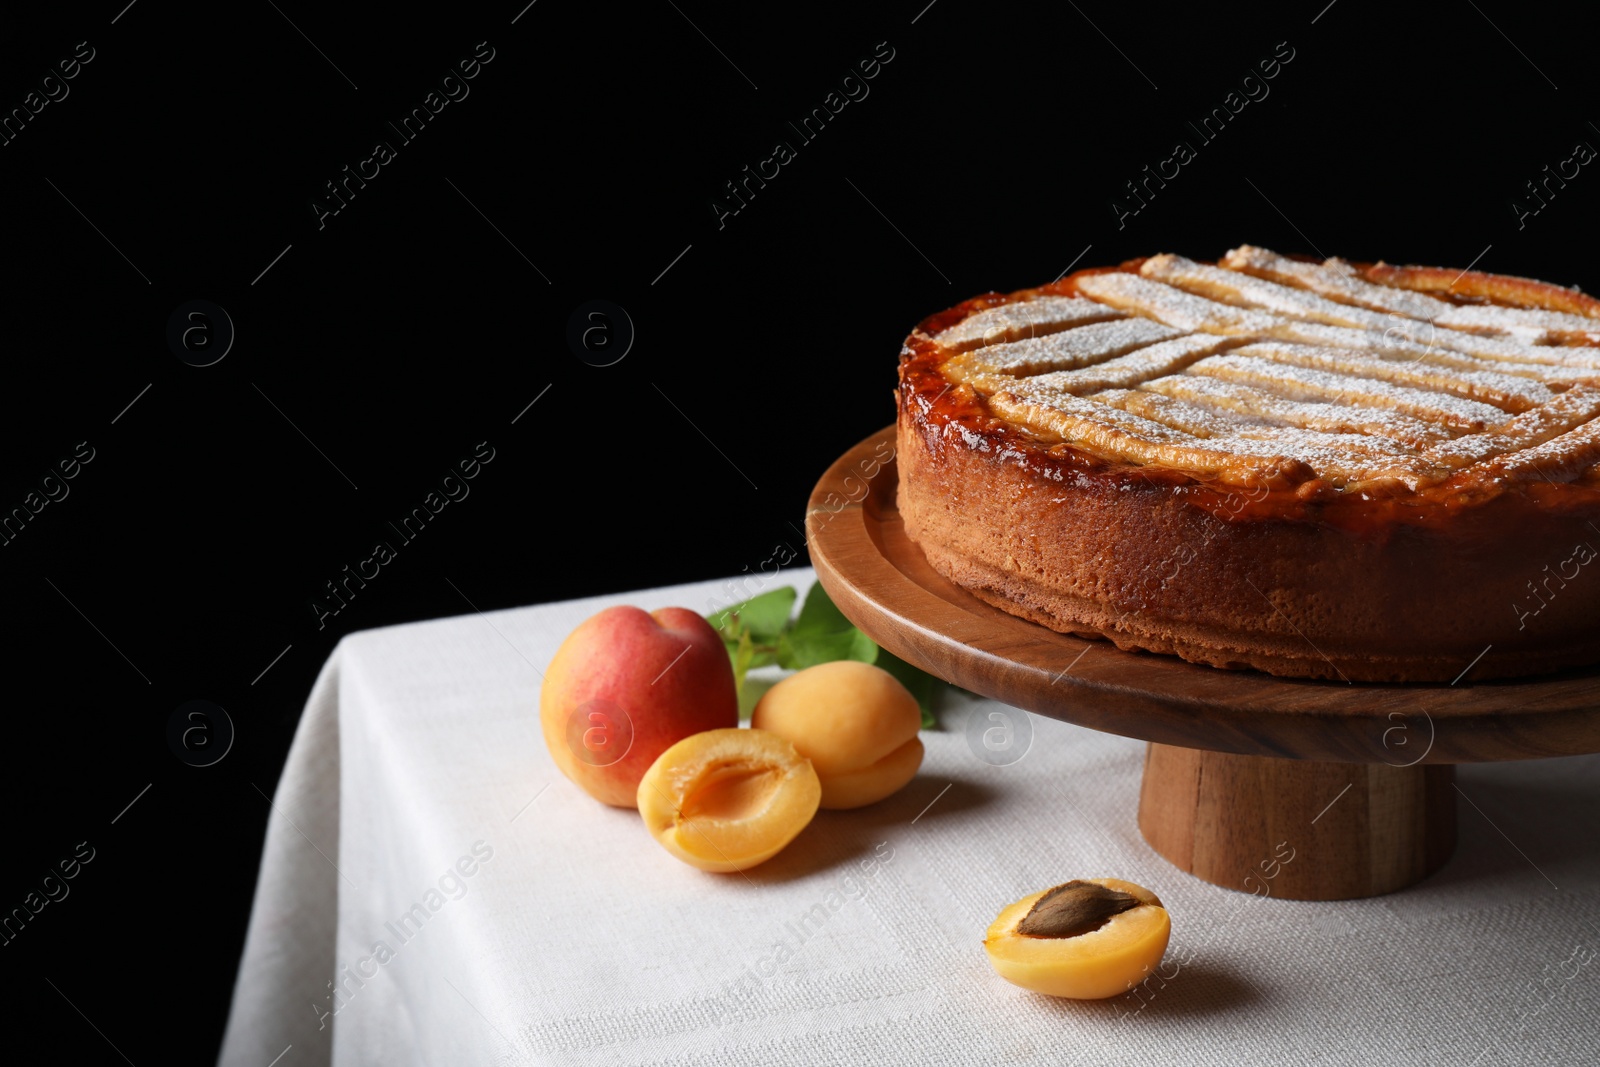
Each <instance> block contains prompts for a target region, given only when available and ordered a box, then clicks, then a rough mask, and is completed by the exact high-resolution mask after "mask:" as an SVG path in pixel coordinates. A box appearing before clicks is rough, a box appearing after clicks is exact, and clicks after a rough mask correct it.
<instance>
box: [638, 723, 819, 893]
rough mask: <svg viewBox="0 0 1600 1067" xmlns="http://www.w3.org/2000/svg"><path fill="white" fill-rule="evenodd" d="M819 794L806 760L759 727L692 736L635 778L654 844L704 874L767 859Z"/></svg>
mask: <svg viewBox="0 0 1600 1067" xmlns="http://www.w3.org/2000/svg"><path fill="white" fill-rule="evenodd" d="M821 799H822V784H821V782H819V781H818V779H817V772H816V771H815V770H814V769H812V766H811V761H810V760H807V759H806V758H804V757H803V756H801V755H800V754H799V753H798V752H796V751H795V748H794V746H793V745H791V744H790V743H789V742H787V741H785V740H784V739H783V738H781V737H779V736H778V735H777V734H773V733H768V732H767V731H765V730H740V729H721V730H706V731H705V732H703V733H698V734H691V735H690V736H688V737H686V738H684V739H683V740H682V741H679V742H678V743H677V744H675V745H673V746H672V747H670V748H668V749H667V750H666V751H665V752H663V753H661V755H660V756H658V757H657V758H656V761H655V762H654V763H653V764H651V765H650V769H649V770H648V771H646V772H645V775H644V778H643V779H641V780H640V782H639V793H638V797H637V800H638V804H639V814H640V815H641V816H643V817H644V823H645V828H646V829H648V830H649V831H650V836H651V837H653V838H655V839H656V840H657V841H658V842H660V843H661V847H663V848H665V849H666V850H667V851H668V852H670V853H672V854H673V855H674V856H676V857H677V858H678V859H680V860H682V861H683V862H685V863H687V864H689V865H690V866H693V867H698V868H700V869H701V870H703V871H719V872H726V871H742V870H745V869H746V868H749V867H753V866H755V865H756V864H758V863H761V862H763V861H765V860H768V859H771V858H772V857H773V856H775V855H777V854H778V852H779V851H780V850H782V848H783V847H784V846H785V845H787V844H788V843H789V842H790V841H792V840H794V837H795V835H796V834H798V833H799V832H800V831H801V830H803V829H805V828H806V825H807V824H808V823H810V822H811V818H812V816H814V815H815V814H816V813H817V805H818V803H819V801H821Z"/></svg>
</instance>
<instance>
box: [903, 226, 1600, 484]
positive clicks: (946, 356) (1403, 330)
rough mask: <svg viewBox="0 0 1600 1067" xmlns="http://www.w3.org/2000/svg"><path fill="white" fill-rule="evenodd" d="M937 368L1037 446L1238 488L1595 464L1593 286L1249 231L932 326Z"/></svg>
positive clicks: (1598, 305) (1599, 381)
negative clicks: (1243, 238) (1261, 236)
mask: <svg viewBox="0 0 1600 1067" xmlns="http://www.w3.org/2000/svg"><path fill="white" fill-rule="evenodd" d="M932 341H933V343H934V344H935V345H937V346H938V350H939V352H940V355H939V360H940V371H941V373H942V374H943V376H944V377H945V378H946V379H947V380H948V382H949V383H950V385H951V386H952V387H960V386H966V387H968V388H970V389H971V390H973V391H975V393H976V394H977V395H979V396H981V397H982V398H984V399H985V401H986V403H987V405H988V408H989V411H990V412H991V413H992V414H993V415H995V416H997V417H999V418H1001V419H1003V420H1005V421H1006V422H1008V423H1010V424H1011V425H1013V426H1016V427H1018V428H1021V429H1023V430H1025V431H1027V432H1028V433H1029V434H1030V435H1031V436H1032V437H1034V438H1036V439H1039V440H1042V441H1045V442H1064V443H1066V444H1068V445H1070V446H1071V447H1073V448H1075V449H1078V450H1080V451H1082V452H1085V453H1088V454H1089V455H1091V456H1094V457H1097V458H1099V459H1102V460H1106V461H1110V462H1120V463H1126V464H1130V465H1137V466H1143V467H1150V466H1160V467H1166V468H1169V469H1172V470H1175V471H1180V472H1186V473H1189V474H1193V475H1195V476H1196V477H1199V478H1202V479H1205V480H1208V481H1218V482H1222V483H1226V484H1233V485H1253V484H1262V483H1264V484H1269V485H1273V486H1279V487H1281V486H1286V485H1304V484H1306V483H1313V482H1315V483H1318V485H1319V486H1320V487H1322V488H1326V489H1328V490H1331V491H1336V492H1339V493H1345V492H1380V493H1383V494H1385V495H1390V494H1395V493H1400V494H1404V493H1406V492H1407V491H1411V492H1415V491H1418V490H1423V489H1426V488H1427V487H1429V486H1434V485H1438V484H1440V483H1443V482H1446V481H1460V480H1462V479H1463V477H1465V478H1467V479H1468V480H1472V481H1478V482H1482V481H1484V480H1489V481H1495V482H1506V481H1511V482H1516V481H1531V480H1537V479H1543V480H1547V481H1550V482H1566V481H1572V480H1574V479H1577V478H1582V477H1586V476H1588V475H1590V474H1591V469H1592V468H1594V467H1595V465H1596V463H1597V462H1600V301H1596V300H1594V299H1593V298H1591V297H1588V296H1585V295H1584V294H1582V293H1579V292H1577V291H1575V290H1571V289H1563V288H1561V287H1559V286H1554V285H1549V284H1547V283H1543V282H1535V281H1531V280H1528V279H1522V278H1510V277H1506V276H1503V275H1492V274H1481V273H1476V272H1469V271H1462V272H1455V271H1449V270H1444V269H1440V268H1421V267H1391V266H1387V265H1384V264H1379V265H1377V266H1371V267H1361V266H1357V265H1354V264H1351V263H1347V262H1345V261H1343V260H1339V259H1330V260H1327V261H1326V262H1324V263H1309V262H1301V261H1298V260H1293V259H1289V258H1286V257H1283V256H1280V255H1278V254H1276V253H1273V252H1269V251H1267V250H1266V249H1263V248H1255V247H1252V246H1249V245H1246V246H1243V247H1240V248H1236V249H1234V250H1232V251H1231V252H1229V253H1228V254H1227V255H1226V256H1224V257H1223V259H1222V261H1221V263H1220V264H1218V265H1216V266H1210V265H1206V264H1202V263H1197V262H1195V261H1193V260H1189V259H1185V258H1183V257H1182V256H1176V255H1159V256H1154V257H1152V258H1150V259H1146V260H1142V261H1137V262H1136V263H1133V264H1127V265H1124V267H1122V268H1120V269H1111V270H1091V271H1083V272H1079V273H1078V274H1076V275H1073V276H1072V277H1071V278H1069V279H1067V280H1066V281H1065V282H1062V283H1058V284H1056V285H1053V286H1048V287H1046V288H1045V289H1043V290H1034V291H1030V292H1029V293H1027V294H1023V298H1022V299H1017V300H1013V301H1011V302H1008V303H1002V304H999V305H997V306H993V307H989V308H987V309H985V310H980V311H976V312H975V313H973V314H970V315H968V316H966V317H965V318H963V319H961V320H960V321H958V322H955V323H953V324H948V323H947V324H946V325H945V328H943V329H940V330H938V332H936V333H934V334H933V336H932Z"/></svg>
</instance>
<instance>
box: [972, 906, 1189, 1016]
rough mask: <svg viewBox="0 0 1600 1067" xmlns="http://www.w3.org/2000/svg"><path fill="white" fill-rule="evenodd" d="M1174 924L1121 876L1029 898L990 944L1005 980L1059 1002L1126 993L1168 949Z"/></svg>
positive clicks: (1009, 911)
mask: <svg viewBox="0 0 1600 1067" xmlns="http://www.w3.org/2000/svg"><path fill="white" fill-rule="evenodd" d="M1171 936H1172V921H1171V919H1170V918H1169V917H1168V915H1167V909H1166V908H1164V907H1162V906H1161V901H1160V900H1159V899H1158V898H1157V897H1156V895H1155V894H1154V893H1152V892H1150V890H1148V889H1146V888H1144V887H1143V886H1138V885H1134V884H1133V883H1132V882H1124V881H1122V880H1121V879H1120V878H1090V879H1076V880H1074V881H1071V882H1066V883H1064V884H1062V885H1058V886H1055V887H1054V888H1051V889H1046V890H1043V891H1041V892H1038V893H1034V894H1032V895H1031V896H1026V897H1023V898H1022V899H1021V900H1019V901H1017V902H1016V903H1015V904H1012V905H1010V906H1008V907H1007V908H1005V909H1004V910H1003V911H1001V912H1000V916H999V918H997V919H995V921H994V922H993V923H991V924H990V926H989V932H988V934H987V935H986V936H985V937H984V939H983V947H984V950H985V951H987V952H988V954H989V963H990V964H991V965H992V966H993V967H994V969H995V973H997V974H999V975H1000V977H1001V978H1004V979H1005V980H1006V981H1008V982H1011V983H1012V984H1013V985H1019V986H1021V987H1022V988H1024V989H1031V990H1033V991H1034V992H1035V993H1046V994H1049V995H1050V996H1052V997H1072V998H1073V999H1076V1000H1100V999H1102V998H1105V997H1114V996H1116V995H1117V994H1119V993H1126V992H1127V991H1128V990H1129V989H1131V988H1133V987H1134V986H1135V985H1137V984H1138V983H1140V982H1142V981H1144V979H1145V977H1146V976H1147V975H1149V974H1150V972H1151V971H1153V970H1154V969H1155V967H1156V965H1157V964H1159V963H1160V962H1161V957H1162V956H1163V955H1164V954H1165V953H1166V951H1167V940H1168V938H1170V937H1171Z"/></svg>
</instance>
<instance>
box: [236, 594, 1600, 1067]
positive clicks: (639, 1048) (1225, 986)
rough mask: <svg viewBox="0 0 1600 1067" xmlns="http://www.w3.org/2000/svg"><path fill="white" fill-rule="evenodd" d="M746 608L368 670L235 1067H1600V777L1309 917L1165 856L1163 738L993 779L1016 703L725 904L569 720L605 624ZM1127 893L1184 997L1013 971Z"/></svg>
mask: <svg viewBox="0 0 1600 1067" xmlns="http://www.w3.org/2000/svg"><path fill="white" fill-rule="evenodd" d="M785 577H786V578H788V579H790V580H792V581H793V582H794V584H796V585H797V586H798V587H800V588H802V589H804V588H805V587H807V586H809V584H810V581H811V579H812V574H811V572H809V571H805V570H795V571H792V572H785ZM725 588H726V583H715V582H708V583H704V584H698V585H688V586H679V587H674V588H669V589H655V590H650V591H643V592H638V593H634V594H630V595H626V596H615V597H600V598H594V599H589V600H579V601H572V602H568V603H562V604H549V605H543V606H538V607H531V608H524V609H518V610H512V611H501V612H494V613H491V614H487V615H466V616H463V617H460V618H453V619H442V620H437V621H432V622H426V623H418V624H413V625H407V626H399V627H394V628H390V629H384V630H375V631H369V632H365V633H358V634H353V635H351V636H349V637H347V638H345V639H344V641H343V642H342V643H341V644H340V645H339V647H338V648H337V650H336V651H335V652H334V654H333V656H332V657H331V658H330V659H329V661H328V664H327V666H326V667H325V668H324V670H323V672H322V675H321V677H320V678H319V679H318V682H317V684H316V687H315V689H314V690H313V691H312V693H311V697H310V700H309V701H308V703H307V705H306V711H305V715H304V717H303V718H302V720H301V722H300V727H299V732H298V734H297V736H296V738H295V742H294V745H293V748H292V750H291V752H290V755H289V760H288V764H287V766H286V767H285V769H284V773H283V778H282V780H281V781H280V782H279V783H278V787H277V790H276V795H275V797H274V804H273V808H272V811H271V815H270V821H269V823H268V828H267V842H266V848H265V854H264V857H263V861H262V868H261V875H260V881H259V884H258V886H257V890H256V900H255V907H254V910H253V912H252V915H251V918H250V926H249V933H248V939H247V942H246V946H245V952H244V957H243V960H242V962H241V965H240V969H239V974H238V980H237V986H236V988H235V992H234V1001H233V1009H232V1014H231V1017H230V1019H229V1023H228V1028H227V1034H226V1037H225V1040H224V1046H223V1049H222V1055H221V1062H222V1063H223V1064H226V1065H229V1067H235V1065H237V1067H268V1064H272V1063H275V1064H276V1067H301V1065H308V1064H327V1063H330V1062H331V1063H336V1064H340V1065H350V1064H385V1065H389V1067H398V1065H402V1064H429V1065H432V1067H443V1065H446V1064H457V1065H468V1064H471V1065H486V1064H513V1063H518V1064H524V1063H525V1064H580V1063H581V1064H585V1065H598V1064H663V1065H664V1064H678V1063H707V1064H761V1065H763V1067H771V1065H783V1064H795V1065H811V1064H821V1063H860V1064H884V1065H890V1064H893V1065H900V1064H910V1063H930V1064H933V1063H938V1064H968V1063H970V1064H984V1065H995V1064H1011V1063H1051V1064H1083V1065H1092V1067H1103V1065H1116V1064H1130V1065H1138V1067H1149V1065H1152V1064H1191V1063H1196V1064H1198V1063H1218V1064H1223V1063H1227V1064H1231V1063H1239V1062H1250V1063H1258V1062H1260V1063H1266V1062H1270V1063H1274V1064H1363V1065H1366V1064H1376V1063H1404V1064H1412V1063H1415V1064H1423V1063H1428V1064H1434V1063H1450V1064H1508V1063H1518V1064H1521V1063H1526V1064H1539V1065H1545V1064H1550V1063H1585V1064H1592V1063H1597V1062H1600V1021H1597V1020H1600V978H1597V975H1600V894H1597V888H1600V856H1597V851H1596V830H1595V828H1596V827H1597V826H1600V787H1597V785H1596V781H1595V772H1596V770H1597V769H1600V760H1597V758H1595V757H1580V758H1572V759H1563V760H1546V761H1539V762H1530V763H1521V764H1499V765H1491V766H1470V767H1463V768H1461V769H1460V771H1459V778H1458V782H1459V785H1460V787H1461V789H1462V791H1463V793H1464V795H1465V797H1466V798H1468V799H1467V800H1462V801H1461V803H1460V819H1461V834H1460V837H1461V841H1460V846H1459V848H1458V850H1457V852H1456V855H1455V857H1454V859H1452V860H1451V862H1450V863H1449V865H1448V866H1447V867H1445V869H1444V870H1443V871H1441V872H1440V873H1438V874H1436V875H1435V876H1433V877H1432V878H1430V879H1428V880H1427V881H1425V882H1423V883H1421V884H1420V885H1418V886H1415V887H1413V888H1411V889H1409V890H1406V891H1404V892H1401V893H1396V894H1393V895H1390V896H1387V897H1380V898H1375V899H1371V900H1364V901H1354V902H1346V903H1333V904H1311V903H1300V902H1292V901H1279V900H1275V899H1265V898H1260V897H1255V896H1251V895H1248V894H1245V893H1239V892H1233V891H1229V890H1226V889H1221V888H1217V887H1215V886H1212V885H1209V884H1207V883H1204V882H1201V881H1198V880H1197V879H1194V878H1192V877H1190V876H1188V875H1186V874H1183V873H1181V872H1180V871H1178V870H1176V869H1175V868H1173V867H1172V866H1170V865H1169V864H1167V863H1166V862H1165V861H1164V860H1162V859H1161V858H1160V857H1159V856H1157V855H1156V854H1155V853H1153V852H1152V851H1151V850H1150V848H1149V847H1148V846H1147V845H1145V843H1144V841H1143V839H1142V838H1141V837H1140V836H1139V832H1138V829H1137V827H1136V826H1135V821H1134V815H1135V809H1136V807H1137V803H1138V792H1139V774H1140V768H1141V760H1142V756H1143V747H1144V746H1143V745H1142V744H1141V743H1140V742H1137V741H1132V740H1129V739H1126V738H1121V737H1114V736H1110V735H1105V734H1099V733H1095V732H1092V731H1089V730H1084V729H1080V728H1078V727H1074V726H1070V725H1067V724H1064V723H1060V722H1056V721H1054V720H1048V719H1043V718H1039V717H1031V722H1032V726H1033V729H1034V738H1033V744H1032V747H1031V749H1030V750H1029V751H1028V753H1027V755H1026V756H1025V757H1024V758H1022V759H1021V760H1020V761H1018V762H1016V763H1014V764H1011V765H1008V766H993V765H990V764H989V763H986V762H983V761H981V760H980V759H978V758H977V757H976V756H975V755H974V753H973V751H972V750H971V748H969V745H968V741H967V737H966V733H965V731H964V729H963V725H964V723H965V722H966V721H967V718H966V717H967V716H969V715H987V713H988V712H990V711H993V710H996V709H999V708H1001V706H1000V705H997V704H992V703H989V702H987V701H972V700H968V699H966V698H964V697H960V696H955V697H953V698H952V699H951V700H950V701H949V702H948V704H947V707H946V710H945V712H944V718H945V720H946V728H945V729H944V730H942V731H933V732H927V733H925V734H924V735H923V737H924V740H925V742H926V744H927V759H926V762H925V763H924V764H923V768H922V771H921V773H920V774H919V775H918V776H917V777H916V778H915V779H914V780H913V781H912V783H911V784H910V785H909V786H907V787H906V788H905V789H904V790H903V791H901V792H900V793H898V794H896V795H895V796H893V797H891V798H890V799H888V800H886V801H884V802H882V803H880V804H878V805H875V806H873V807H870V808H866V809H862V810H858V811H854V812H826V811H825V812H820V813H819V814H818V816H817V818H816V820H815V821H814V822H813V823H812V824H811V826H810V827H808V828H807V829H806V830H805V832H804V833H803V834H802V835H801V836H800V837H799V838H797V839H796V840H795V842H794V843H793V844H792V845H790V846H789V848H788V849H786V850H785V851H784V852H782V853H780V854H779V855H778V856H777V857H776V858H775V859H773V860H771V861H769V862H767V863H766V864H764V865H761V866H759V867H756V868H754V869H752V870H751V871H749V872H748V873H747V874H746V875H743V876H741V875H738V874H734V875H712V874H706V873H703V872H701V871H698V870H694V869H692V868H690V867H687V866H685V865H684V864H682V863H680V862H679V861H678V860H676V859H674V858H673V857H672V856H670V855H668V854H667V852H666V851H665V850H663V849H662V848H660V847H659V846H658V845H657V844H655V843H654V842H653V841H652V840H651V839H650V838H649V837H648V836H647V834H646V833H645V830H644V828H643V826H642V825H641V823H640V821H639V818H638V816H637V814H636V813H634V812H632V811H622V810H618V809H614V808H607V807H604V806H602V805H600V804H599V803H597V802H595V801H593V800H591V799H590V798H589V797H588V796H587V795H586V794H584V793H582V792H581V791H580V790H579V789H578V788H577V787H576V786H574V785H573V784H571V783H570V782H568V781H567V780H566V779H565V778H563V777H562V776H561V774H560V773H559V772H558V771H557V770H556V768H555V766H554V765H553V763H552V762H551V760H550V757H549V755H548V754H547V752H546V751H545V747H544V743H543V740H542V738H541V735H540V730H539V719H538V690H539V680H540V672H541V671H542V670H543V669H544V667H545V665H546V664H547V663H548V662H549V660H550V657H551V655H552V654H553V653H554V651H555V649H556V647H557V645H559V644H560V642H561V640H562V638H564V637H565V636H566V634H567V633H568V632H569V631H571V630H572V628H573V627H575V626H576V625H577V624H578V623H579V622H580V621H582V620H583V619H584V618H586V617H588V616H589V615H591V614H593V613H594V612H596V611H598V610H599V609H600V608H602V607H605V606H607V605H609V604H613V603H620V602H626V603H634V604H638V605H640V606H642V607H646V608H650V609H653V608H657V607H664V606H668V605H683V606H686V607H691V608H694V609H696V610H697V611H700V612H702V613H703V612H705V611H707V610H711V609H713V608H717V607H721V606H725V605H726V603H727V602H728V598H727V597H726V595H725V594H724V593H723V592H722V590H724V589H725ZM1012 714H1018V713H1016V712H1013V713H1012ZM1469 801H1470V802H1469ZM1337 815H1338V809H1337V808H1336V807H1335V808H1334V809H1333V810H1332V811H1331V812H1329V813H1328V814H1327V816H1326V817H1328V818H1335V817H1337ZM1242 873H1243V872H1241V874H1242ZM1094 876H1115V877H1120V878H1126V879H1129V880H1132V881H1135V882H1138V883H1140V884H1142V885H1145V886H1148V887H1149V888H1151V889H1152V890H1154V891H1155V892H1156V893H1158V894H1159V895H1160V896H1161V898H1162V900H1163V901H1164V902H1165V903H1166V905H1167V907H1168V909H1169V910H1170V912H1171V914H1172V923H1173V940H1172V945H1171V948H1170V949H1169V953H1168V957H1167V962H1166V963H1165V964H1164V966H1163V968H1162V973H1163V974H1164V975H1165V976H1166V980H1165V981H1162V980H1161V979H1157V980H1155V981H1152V982H1150V983H1148V984H1147V988H1146V989H1145V991H1144V993H1143V995H1142V996H1137V997H1136V996H1134V995H1129V996H1126V997H1121V998H1116V999H1113V1000H1109V1001H1100V1002H1087V1003H1075V1002H1067V1001H1057V1000H1052V999H1050V998H1047V997H1041V996H1036V995H1033V994H1030V993H1027V992H1025V991H1023V990H1021V989H1017V988H1015V987H1013V986H1010V985H1008V984H1006V983H1005V982H1003V981H1001V980H1000V979H999V978H998V977H997V976H996V975H995V974H994V973H993V972H992V971H991V970H990V968H989V965H988V962H987V960H986V958H985V956H984V952H983V948H982V945H981V943H980V942H981V939H982V937H983V933H984V929H985V927H986V926H987V925H988V923H989V922H990V921H991V920H992V919H993V918H994V916H995V914H996V913H997V912H998V911H999V909H1000V908H1001V906H1002V905H1005V904H1007V903H1009V902H1011V901H1013V900H1016V899H1018V898H1020V897H1022V896H1023V895H1025V894H1027V893H1030V892H1033V891H1035V890H1038V889H1043V888H1045V887H1047V886H1050V885H1054V884H1057V883H1059V882H1062V881H1065V880H1067V879H1070V878H1074V877H1094ZM330 983H333V984H336V985H337V987H338V990H339V991H338V993H337V996H336V999H332V997H331V994H332V989H333V985H330ZM335 1007H336V1008H337V1009H338V1010H337V1012H336V1013H335V1012H334V1011H333V1009H334V1008H335ZM275 1058H276V1059H275Z"/></svg>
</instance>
